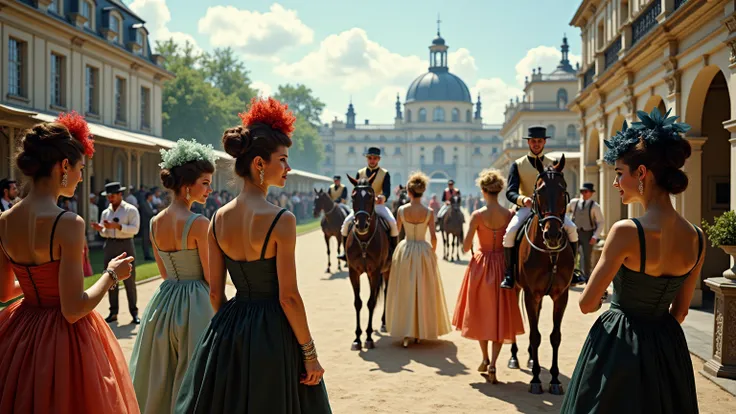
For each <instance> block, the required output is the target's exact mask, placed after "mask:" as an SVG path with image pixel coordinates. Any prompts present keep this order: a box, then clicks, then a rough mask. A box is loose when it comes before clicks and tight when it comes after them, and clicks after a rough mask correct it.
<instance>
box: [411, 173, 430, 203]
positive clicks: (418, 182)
mask: <svg viewBox="0 0 736 414" xmlns="http://www.w3.org/2000/svg"><path fill="white" fill-rule="evenodd" d="M427 183H429V178H427V176H426V175H425V174H424V173H423V172H414V173H412V174H411V176H410V177H409V181H408V182H407V183H406V191H408V192H409V194H411V196H412V197H414V198H420V197H422V195H423V194H424V191H425V190H426V189H427Z"/></svg>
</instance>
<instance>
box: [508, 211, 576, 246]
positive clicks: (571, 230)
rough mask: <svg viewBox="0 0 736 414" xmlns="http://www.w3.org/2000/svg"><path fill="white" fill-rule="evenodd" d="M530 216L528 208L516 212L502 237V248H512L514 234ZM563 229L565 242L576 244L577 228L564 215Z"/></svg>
mask: <svg viewBox="0 0 736 414" xmlns="http://www.w3.org/2000/svg"><path fill="white" fill-rule="evenodd" d="M531 214H532V209H531V208H529V207H522V208H520V209H519V211H517V212H516V215H515V216H514V217H512V218H511V221H510V222H509V225H508V227H506V234H504V235H503V247H514V243H515V242H516V233H518V232H519V229H520V228H521V226H522V225H523V224H524V222H525V221H526V219H527V218H528V217H529V216H530V215H531ZM563 227H564V228H565V231H566V232H567V240H569V241H570V242H572V243H575V242H577V241H578V228H577V226H575V223H573V222H572V220H571V219H570V217H568V216H567V215H565V221H564V222H563Z"/></svg>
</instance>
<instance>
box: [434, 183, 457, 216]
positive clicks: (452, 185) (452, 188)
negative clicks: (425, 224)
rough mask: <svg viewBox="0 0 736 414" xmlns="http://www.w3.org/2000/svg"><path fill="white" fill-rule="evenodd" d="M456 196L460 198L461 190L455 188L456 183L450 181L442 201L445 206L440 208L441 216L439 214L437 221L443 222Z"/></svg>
mask: <svg viewBox="0 0 736 414" xmlns="http://www.w3.org/2000/svg"><path fill="white" fill-rule="evenodd" d="M454 196H460V190H458V189H457V188H455V181H453V180H449V181H448V182H447V188H445V191H444V192H443V193H442V201H443V202H444V204H443V205H442V207H441V208H440V212H439V214H437V221H439V220H441V219H442V217H444V216H445V213H446V212H447V210H448V209H449V208H450V200H452V197H454Z"/></svg>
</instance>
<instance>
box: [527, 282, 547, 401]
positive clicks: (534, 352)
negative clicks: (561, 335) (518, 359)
mask: <svg viewBox="0 0 736 414" xmlns="http://www.w3.org/2000/svg"><path fill="white" fill-rule="evenodd" d="M527 293H528V294H527ZM524 302H525V304H526V313H527V315H528V316H529V346H530V347H531V358H532V361H533V363H532V381H531V382H530V383H529V392H530V393H532V394H542V393H544V390H543V389H542V381H541V380H540V379H539V372H540V371H541V370H542V369H541V367H540V366H539V355H538V352H539V344H540V343H541V342H542V335H541V334H540V333H539V311H540V308H541V306H540V305H541V302H542V298H537V297H535V296H534V295H532V294H531V293H530V292H524Z"/></svg>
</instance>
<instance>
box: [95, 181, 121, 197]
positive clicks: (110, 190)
mask: <svg viewBox="0 0 736 414" xmlns="http://www.w3.org/2000/svg"><path fill="white" fill-rule="evenodd" d="M123 191H125V187H123V186H121V185H120V183H118V182H111V183H107V184H105V191H103V192H102V193H100V195H101V196H103V197H106V196H107V195H108V194H117V193H122V192H123Z"/></svg>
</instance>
